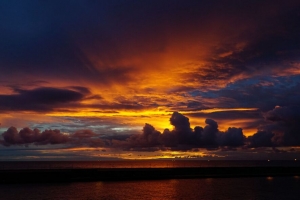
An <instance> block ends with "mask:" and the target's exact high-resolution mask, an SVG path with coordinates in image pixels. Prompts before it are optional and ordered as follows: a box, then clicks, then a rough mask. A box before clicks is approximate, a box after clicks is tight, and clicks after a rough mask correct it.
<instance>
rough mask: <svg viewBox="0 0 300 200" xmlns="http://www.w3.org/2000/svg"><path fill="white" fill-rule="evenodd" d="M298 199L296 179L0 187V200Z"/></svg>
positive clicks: (298, 188)
mask: <svg viewBox="0 0 300 200" xmlns="http://www.w3.org/2000/svg"><path fill="white" fill-rule="evenodd" d="M299 197H300V179H299V177H273V178H271V177H258V178H206V179H173V180H151V181H148V180H147V181H122V182H78V183H76V182H75V183H64V184H53V183H51V184H7V185H0V198H1V199H4V200H10V199H11V200H14V199H22V200H23V199H24V200H25V199H26V200H36V199H37V200H42V199H43V200H52V199H64V200H82V199H83V200H94V199H101V200H102V199H103V200H130V199H132V200H147V199H149V200H160V199H162V200H184V199H187V200H201V199H203V200H210V199H212V200H218V199H220V200H227V199H228V200H235V199H237V200H260V199H265V200H277V199H278V200H282V199H283V200H289V199H295V200H296V199H297V200H298V199H299Z"/></svg>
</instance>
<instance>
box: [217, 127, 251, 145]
mask: <svg viewBox="0 0 300 200" xmlns="http://www.w3.org/2000/svg"><path fill="white" fill-rule="evenodd" d="M245 139H246V137H245V136H244V135H243V130H242V129H241V128H235V127H229V128H228V130H226V131H225V132H224V133H219V134H218V141H217V142H218V144H219V145H221V146H229V147H237V146H243V145H244V142H245Z"/></svg>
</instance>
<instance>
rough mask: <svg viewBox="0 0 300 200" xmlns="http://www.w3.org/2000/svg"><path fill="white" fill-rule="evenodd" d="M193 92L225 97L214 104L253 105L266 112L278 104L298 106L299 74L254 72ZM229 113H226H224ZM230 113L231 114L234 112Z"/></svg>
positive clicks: (217, 115)
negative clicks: (281, 75) (273, 74)
mask: <svg viewBox="0 0 300 200" xmlns="http://www.w3.org/2000/svg"><path fill="white" fill-rule="evenodd" d="M190 94H191V95H192V96H201V97H202V98H204V99H207V100H217V99H222V100H220V101H216V103H215V104H214V105H213V106H215V107H221V108H222V107H227V108H228V107H233V108H234V107H246V108H247V107H248V108H249V107H252V108H259V109H260V110H261V111H264V112H266V111H268V110H270V109H272V108H274V107H275V106H276V105H281V106H297V105H299V104H300V101H299V99H300V76H299V75H294V76H289V77H277V76H276V77H270V76H267V75H266V76H255V77H251V78H247V79H243V80H239V81H235V82H233V83H230V84H228V85H226V87H224V88H222V89H220V90H210V91H206V92H205V91H200V90H195V91H193V92H190ZM204 105H205V104H204ZM227 113H228V112H226V113H223V115H226V114H227ZM248 113H249V112H248ZM251 113H252V117H255V116H254V114H255V112H250V113H249V114H251ZM229 114H230V116H231V115H232V114H233V113H229ZM244 114H247V113H241V112H239V115H244ZM256 114H258V115H257V116H256V118H259V117H260V113H259V112H256ZM220 115H222V113H217V114H215V116H214V117H217V118H218V117H219V116H220ZM236 115H237V114H236ZM252 117H251V118H252Z"/></svg>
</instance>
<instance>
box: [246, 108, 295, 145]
mask: <svg viewBox="0 0 300 200" xmlns="http://www.w3.org/2000/svg"><path fill="white" fill-rule="evenodd" d="M264 117H265V119H266V120H267V122H268V123H267V124H265V125H262V126H260V127H259V131H258V132H257V133H255V134H254V135H253V136H251V137H249V141H250V146H255V147H256V146H299V145H300V134H299V132H300V125H299V121H300V108H299V106H290V107H287V106H285V107H280V106H277V107H275V108H274V109H273V110H270V111H268V112H266V113H264Z"/></svg>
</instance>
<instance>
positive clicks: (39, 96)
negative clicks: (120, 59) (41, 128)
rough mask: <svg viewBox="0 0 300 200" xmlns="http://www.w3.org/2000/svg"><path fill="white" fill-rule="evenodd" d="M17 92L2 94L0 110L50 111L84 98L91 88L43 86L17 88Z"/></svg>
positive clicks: (15, 90)
mask: <svg viewBox="0 0 300 200" xmlns="http://www.w3.org/2000/svg"><path fill="white" fill-rule="evenodd" d="M14 92H15V94H10V95H0V110H3V111H6V110H15V111H50V110H53V109H55V108H57V107H61V106H63V105H64V106H66V105H67V104H68V103H73V102H79V101H81V100H83V99H84V98H85V97H86V95H87V94H89V93H90V92H89V90H88V89H87V88H84V87H80V88H78V87H73V90H71V89H61V88H52V87H41V88H35V89H32V90H24V89H19V88H15V89H14Z"/></svg>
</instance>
